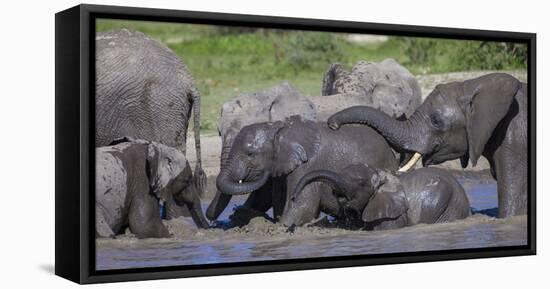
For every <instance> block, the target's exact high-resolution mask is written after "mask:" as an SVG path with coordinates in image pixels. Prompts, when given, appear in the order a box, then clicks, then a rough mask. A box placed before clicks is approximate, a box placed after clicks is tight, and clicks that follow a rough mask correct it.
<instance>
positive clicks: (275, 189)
mask: <svg viewBox="0 0 550 289" xmlns="http://www.w3.org/2000/svg"><path fill="white" fill-rule="evenodd" d="M353 161H360V162H364V163H367V164H369V165H372V166H376V167H380V168H385V169H390V170H395V169H397V166H398V163H397V159H396V158H395V156H394V154H393V152H392V150H391V148H390V147H389V145H388V143H387V142H386V141H385V140H384V138H383V137H382V136H381V135H379V134H378V133H377V132H376V131H374V130H373V129H371V128H368V127H366V126H348V127H345V128H342V129H341V130H338V131H333V130H331V129H330V128H328V127H327V126H326V124H324V123H316V122H313V121H310V120H304V119H302V118H301V117H300V116H291V117H290V118H287V119H286V120H285V121H276V122H264V123H256V124H252V125H249V126H245V127H244V128H243V129H242V130H241V131H240V132H239V134H238V135H237V136H236V137H235V140H234V141H233V145H232V146H231V150H230V151H229V154H228V159H227V163H226V165H225V167H224V168H223V169H222V171H221V172H220V174H219V175H218V177H217V179H216V185H217V188H218V190H219V191H220V192H222V193H223V194H227V195H239V194H250V195H249V197H248V199H247V200H246V202H245V204H244V205H243V206H244V207H246V208H252V209H254V210H256V211H259V212H266V211H267V210H268V209H270V208H273V218H274V219H275V220H277V221H279V222H280V223H281V224H283V225H285V226H289V227H290V226H293V225H302V224H304V223H308V222H310V221H312V220H314V219H315V218H316V217H317V216H318V214H319V212H320V211H332V208H333V207H334V206H335V205H336V204H335V203H334V201H335V199H334V198H330V196H331V194H330V190H329V189H330V187H329V186H327V185H325V184H320V185H319V186H314V187H312V188H309V187H308V188H306V190H305V192H304V198H300V199H297V200H295V201H294V202H289V199H290V198H289V197H288V196H287V193H288V192H292V191H293V190H294V188H295V186H296V184H297V183H298V181H299V180H300V178H301V177H302V176H303V175H305V174H307V173H308V172H310V171H312V170H317V169H321V168H324V169H330V170H340V169H342V168H344V167H345V166H346V165H348V164H349V163H351V162H353ZM266 185H269V186H271V188H272V189H271V191H267V192H266V191H259V190H258V189H260V188H262V187H263V186H266ZM325 197H329V198H328V199H325ZM320 199H321V200H320ZM311 200H317V202H314V201H311ZM319 200H320V201H319Z"/></svg>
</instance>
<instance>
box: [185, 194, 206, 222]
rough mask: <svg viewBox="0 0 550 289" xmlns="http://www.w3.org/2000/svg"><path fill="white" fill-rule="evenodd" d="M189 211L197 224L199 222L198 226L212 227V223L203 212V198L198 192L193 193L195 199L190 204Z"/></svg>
mask: <svg viewBox="0 0 550 289" xmlns="http://www.w3.org/2000/svg"><path fill="white" fill-rule="evenodd" d="M189 213H190V214H191V218H193V221H194V222H195V224H197V227H199V228H202V229H208V228H209V227H210V224H209V223H208V221H207V220H206V218H205V217H204V214H203V212H202V206H201V200H200V198H199V195H198V194H193V201H192V202H191V203H190V204H189Z"/></svg>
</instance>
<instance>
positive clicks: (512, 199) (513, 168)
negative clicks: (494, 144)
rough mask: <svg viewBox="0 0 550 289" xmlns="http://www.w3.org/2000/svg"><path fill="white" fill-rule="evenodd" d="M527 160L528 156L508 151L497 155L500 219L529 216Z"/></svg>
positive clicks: (498, 152)
mask: <svg viewBox="0 0 550 289" xmlns="http://www.w3.org/2000/svg"><path fill="white" fill-rule="evenodd" d="M522 157H524V158H522ZM525 160H526V156H522V155H521V154H517V153H514V152H511V151H508V150H503V151H502V150H501V151H497V152H496V153H495V173H496V179H497V190H498V217H499V218H506V217H509V216H515V215H524V214H527V163H526V161H525Z"/></svg>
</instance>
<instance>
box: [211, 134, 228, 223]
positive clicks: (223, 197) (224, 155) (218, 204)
mask: <svg viewBox="0 0 550 289" xmlns="http://www.w3.org/2000/svg"><path fill="white" fill-rule="evenodd" d="M232 142H233V141H232V139H231V138H230V137H227V138H226V139H225V140H224V143H223V145H222V152H221V156H220V174H222V173H224V172H225V171H226V170H227V163H228V160H229V152H230V151H231V143H232ZM231 197H232V196H231V195H228V194H223V193H222V192H221V191H220V190H217V191H216V195H215V196H214V199H213V200H212V202H211V203H210V205H209V206H208V209H207V210H206V217H207V218H208V219H209V220H211V221H213V220H217V219H218V217H219V216H220V214H221V213H222V212H223V210H224V209H225V208H226V207H227V205H228V204H229V202H230V201H231Z"/></svg>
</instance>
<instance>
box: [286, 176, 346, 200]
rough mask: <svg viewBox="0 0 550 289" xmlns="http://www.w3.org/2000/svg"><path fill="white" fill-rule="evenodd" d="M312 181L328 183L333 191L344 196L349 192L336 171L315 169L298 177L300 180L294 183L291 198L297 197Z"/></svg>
mask: <svg viewBox="0 0 550 289" xmlns="http://www.w3.org/2000/svg"><path fill="white" fill-rule="evenodd" d="M312 182H324V183H327V184H329V185H330V186H331V187H332V188H333V189H334V193H336V194H337V195H342V196H345V195H346V194H347V192H349V188H348V186H347V185H346V183H345V182H344V180H343V179H342V178H341V177H340V176H339V175H338V174H337V173H334V172H331V171H327V170H316V171H312V172H309V173H308V174H306V175H305V176H303V177H302V178H301V179H300V182H298V184H297V185H296V188H295V189H294V192H292V195H291V198H292V200H294V199H295V198H297V197H298V196H299V195H300V193H301V192H302V191H303V190H304V188H305V187H306V186H307V185H308V184H310V183H312Z"/></svg>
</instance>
